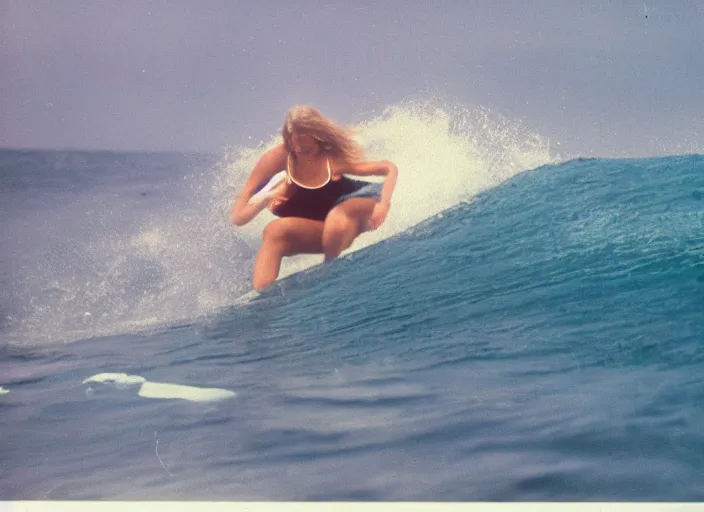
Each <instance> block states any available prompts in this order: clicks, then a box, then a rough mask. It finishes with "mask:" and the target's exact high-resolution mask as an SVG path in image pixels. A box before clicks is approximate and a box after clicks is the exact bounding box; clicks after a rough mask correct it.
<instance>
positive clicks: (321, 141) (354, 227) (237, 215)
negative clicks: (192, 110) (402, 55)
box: [231, 106, 398, 290]
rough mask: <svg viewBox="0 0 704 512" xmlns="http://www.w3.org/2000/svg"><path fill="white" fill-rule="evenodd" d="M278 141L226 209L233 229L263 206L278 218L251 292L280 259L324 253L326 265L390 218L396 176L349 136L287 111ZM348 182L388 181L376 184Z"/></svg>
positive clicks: (310, 112)
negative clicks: (369, 158)
mask: <svg viewBox="0 0 704 512" xmlns="http://www.w3.org/2000/svg"><path fill="white" fill-rule="evenodd" d="M281 135H282V137H283V143H282V144H280V145H278V146H276V147H275V148H273V149H271V150H269V151H267V152H266V153H265V154H264V155H262V156H261V158H260V159H259V161H258V162H257V164H256V165H255V166H254V169H253V170H252V172H251V174H250V175H249V178H248V179H247V181H246V182H245V184H244V187H243V188H242V191H241V192H240V194H239V196H238V197H237V199H236V201H235V203H234V205H233V207H232V215H231V221H232V223H233V224H235V225H237V226H243V225H245V224H247V223H248V222H249V221H251V220H252V219H253V218H254V217H256V216H257V214H259V212H261V211H262V210H263V209H264V208H267V207H268V208H269V209H270V210H271V212H272V213H273V214H274V215H276V216H277V217H279V218H278V219H275V220H273V221H271V222H270V223H269V224H267V226H266V227H265V228H264V232H263V234H262V245H261V247H260V248H259V251H258V252H257V256H256V258H255V261H254V275H253V278H252V284H253V286H254V289H255V290H261V289H263V288H266V287H267V286H269V285H270V284H271V283H273V282H274V281H275V280H276V278H277V277H278V275H279V270H280V268H281V261H282V259H283V258H284V257H286V256H293V255H296V254H318V253H322V254H323V255H324V256H325V261H326V262H327V261H330V260H332V259H334V258H336V257H337V256H339V255H340V253H341V252H342V251H344V250H345V249H347V248H348V247H349V246H350V245H351V244H352V242H353V241H354V240H355V238H357V236H358V235H360V234H361V233H364V232H365V231H370V230H375V229H377V228H378V227H379V226H380V225H381V224H382V223H383V222H384V220H385V219H386V216H387V215H388V213H389V209H390V207H391V195H392V194H393V191H394V187H395V186H396V178H397V176H398V168H397V167H396V165H394V164H393V163H392V162H390V161H388V160H383V161H376V162H372V161H366V160H365V159H364V150H363V148H362V147H361V146H360V145H359V144H358V143H357V142H355V141H354V140H353V138H352V134H351V132H350V131H348V130H346V129H344V128H343V127H341V126H339V125H338V124H337V123H335V122H334V121H332V120H330V119H328V118H326V117H324V116H323V115H322V114H321V113H320V112H319V111H318V110H316V109H315V108H313V107H308V106H303V107H294V108H292V109H291V110H289V111H288V113H287V114H286V118H285V120H284V125H283V128H282V130H281ZM282 170H283V171H282ZM348 175H352V176H385V177H386V178H385V180H384V182H383V184H381V183H371V182H368V181H362V180H357V179H354V178H350V177H348ZM277 180H279V181H277Z"/></svg>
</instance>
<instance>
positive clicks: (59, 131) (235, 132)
mask: <svg viewBox="0 0 704 512" xmlns="http://www.w3.org/2000/svg"><path fill="white" fill-rule="evenodd" d="M434 95H446V96H449V97H452V98H454V99H456V100H457V101H459V102H461V103H462V104H465V105H467V106H470V107H472V106H479V105H481V106H484V107H488V108H490V109H492V110H494V111H496V112H498V113H500V114H503V115H505V116H507V117H509V118H515V119H520V120H522V121H523V123H524V125H525V126H527V127H529V128H530V129H532V130H533V131H535V132H537V133H539V134H540V135H543V136H545V137H548V138H550V139H551V140H553V141H556V142H557V141H559V142H560V143H561V146H560V148H561V149H562V150H564V151H569V152H579V153H582V154H585V155H588V154H594V155H596V156H599V155H603V156H611V155H624V154H627V155H654V154H664V153H668V152H669V153H677V152H684V151H698V152H704V121H703V120H704V1H702V0H646V1H645V2H643V0H584V1H577V0H554V1H548V0H534V1H531V0H524V1H520V0H474V1H472V0H445V1H443V0H436V1H432V0H394V1H384V0H379V1H356V0H328V1H315V0H257V1H255V0H246V1H245V0H222V1H208V0H200V1H195V0H194V1H183V0H169V1H157V0H138V1H131V0H130V1H126V0H120V1H117V2H108V1H98V0H95V1H89V0H84V1H73V0H61V1H49V0H45V1H35V0H0V147H29V148H78V149H116V150H177V151H180V150H202V151H209V152H215V153H219V152H220V151H221V148H222V147H223V146H225V145H230V144H237V143H246V142H247V141H248V137H252V138H253V139H254V141H255V142H256V141H258V140H260V139H261V138H263V137H266V136H267V135H269V134H271V133H273V132H274V131H276V130H277V129H278V127H279V126H280V124H281V122H282V119H283V115H284V113H285V111H286V110H287V109H288V108H289V107H290V106H292V105H293V104H302V103H307V104H313V105H316V106H318V107H319V108H320V109H321V110H322V111H323V112H324V113H326V114H329V115H331V116H332V117H334V118H336V119H338V120H340V121H343V122H356V121H359V120H362V119H364V118H365V117H368V113H369V112H371V111H372V110H374V109H377V111H378V110H379V109H383V108H384V107H385V106H389V105H392V104H396V103H398V102H400V101H402V100H403V99H404V98H407V97H409V96H421V97H426V98H428V97H431V96H434Z"/></svg>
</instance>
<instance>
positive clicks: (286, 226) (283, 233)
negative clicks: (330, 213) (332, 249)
mask: <svg viewBox="0 0 704 512" xmlns="http://www.w3.org/2000/svg"><path fill="white" fill-rule="evenodd" d="M322 233H323V223H322V222H321V221H317V220H310V219H302V218H299V217H286V218H283V219H276V220H273V221H271V222H270V223H269V224H267V226H266V227H265V228H264V233H263V235H262V237H263V241H262V246H261V247H260V248H259V252H258V253H257V257H256V259H255V260H254V276H253V278H252V285H253V286H254V289H256V290H261V289H262V288H266V287H267V286H269V285H270V284H271V283H273V282H274V281H275V280H276V278H277V277H278V276H279V270H280V269H281V260H282V259H283V258H284V257H285V256H293V255H294V254H314V253H321V252H323V246H322V242H321V239H322Z"/></svg>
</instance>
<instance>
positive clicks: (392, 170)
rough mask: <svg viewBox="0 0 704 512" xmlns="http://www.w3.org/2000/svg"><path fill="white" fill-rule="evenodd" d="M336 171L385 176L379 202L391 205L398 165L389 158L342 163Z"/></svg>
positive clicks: (358, 174)
mask: <svg viewBox="0 0 704 512" xmlns="http://www.w3.org/2000/svg"><path fill="white" fill-rule="evenodd" d="M337 173H338V174H352V175H355V176H386V178H385V179H384V185H383V186H382V188H381V199H380V201H379V202H380V203H383V204H386V205H387V206H391V196H392V195H393V193H394V188H395V187H396V179H397V178H398V167H396V164H394V163H393V162H391V161H390V160H380V161H378V162H359V163H356V164H347V165H342V166H340V167H338V169H337Z"/></svg>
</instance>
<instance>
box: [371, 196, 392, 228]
mask: <svg viewBox="0 0 704 512" xmlns="http://www.w3.org/2000/svg"><path fill="white" fill-rule="evenodd" d="M390 208H391V205H390V204H389V203H383V202H379V203H376V204H375V205H374V209H373V210H372V214H371V216H370V217H369V228H370V229H371V230H372V231H374V230H375V229H377V228H378V227H379V226H381V225H382V223H383V222H384V221H385V220H386V216H387V215H388V214H389V209H390Z"/></svg>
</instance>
